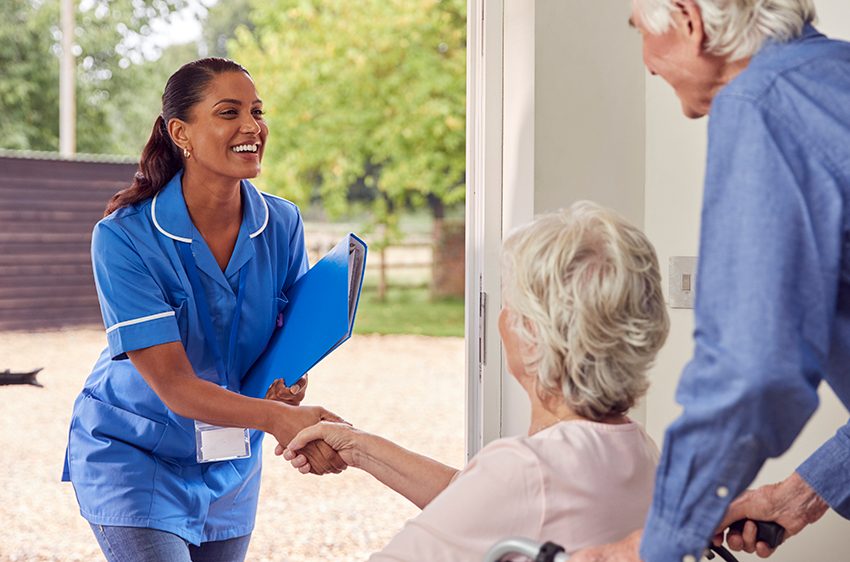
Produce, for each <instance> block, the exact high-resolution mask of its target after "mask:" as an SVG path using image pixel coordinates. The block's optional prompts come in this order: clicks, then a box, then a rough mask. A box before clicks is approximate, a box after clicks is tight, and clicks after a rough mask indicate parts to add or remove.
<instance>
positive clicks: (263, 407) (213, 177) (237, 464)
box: [63, 58, 345, 562]
mask: <svg viewBox="0 0 850 562" xmlns="http://www.w3.org/2000/svg"><path fill="white" fill-rule="evenodd" d="M267 138H268V126H267V125H266V123H265V121H264V119H263V109H262V102H261V101H260V99H259V96H258V95H257V92H256V89H255V87H254V82H253V81H252V79H251V77H250V75H249V74H248V72H247V71H246V70H245V69H244V68H242V67H241V66H240V65H238V64H236V63H235V62H232V61H229V60H225V59H212V58H210V59H202V60H198V61H194V62H191V63H188V64H186V65H185V66H183V67H182V68H180V69H179V70H178V71H177V72H175V73H174V75H172V76H171V78H169V80H168V83H167V84H166V86H165V92H164V93H163V96H162V113H161V115H160V116H159V117H158V118H157V120H156V123H155V124H154V127H153V132H152V134H151V137H150V139H149V140H148V143H147V145H146V146H145V148H144V151H143V153H142V157H141V161H140V163H139V171H138V172H137V173H136V176H135V179H134V181H133V184H132V185H131V186H130V187H129V188H127V189H125V190H123V191H121V192H119V193H117V194H116V195H115V196H114V197H113V198H112V200H111V201H110V202H109V205H108V207H107V209H106V216H105V218H103V220H101V221H100V222H99V223H98V224H97V226H96V227H95V229H94V235H93V239H92V260H93V265H94V276H95V282H96V285H97V291H98V297H99V299H100V306H101V311H102V313H103V320H104V325H105V327H106V335H107V341H108V347H107V348H106V349H105V350H104V352H103V353H102V354H101V356H100V358H99V360H98V361H97V363H96V364H95V366H94V369H93V370H92V373H91V375H90V376H89V378H88V380H87V381H86V383H85V386H84V388H83V390H82V392H81V393H80V395H79V397H78V398H77V400H76V402H75V404H74V411H73V416H72V418H71V428H70V432H69V440H68V449H67V453H66V460H65V470H64V474H63V480H70V481H71V482H72V483H73V485H74V491H75V492H76V495H77V500H78V502H79V504H80V512H81V514H82V515H83V517H84V518H85V519H86V520H88V521H89V523H90V524H91V527H92V529H93V530H94V532H95V536H96V537H97V540H98V542H99V544H100V546H101V549H102V550H103V553H104V555H105V556H106V558H107V559H108V560H110V561H122V562H123V561H142V560H144V561H163V562H165V561H168V562H186V561H189V560H195V561H197V560H217V561H223V562H227V561H236V560H243V559H244V557H245V553H246V551H247V548H248V541H249V539H250V534H251V531H252V530H253V526H254V517H255V513H256V507H257V496H258V492H259V484H260V466H261V455H260V446H261V443H262V436H263V432H268V433H271V434H272V435H273V436H274V437H275V438H276V439H277V440H278V441H279V442H280V443H284V444H285V443H288V442H289V440H290V439H292V437H294V436H295V434H296V433H298V431H299V430H300V429H301V428H303V427H306V426H309V425H312V424H314V423H317V422H318V421H319V420H322V419H338V418H336V416H334V415H333V414H331V413H330V412H328V411H326V410H324V409H323V408H320V407H316V406H300V405H299V404H300V401H301V398H303V395H304V388H303V386H302V387H301V388H299V389H295V388H293V389H292V394H291V395H290V397H289V398H288V400H287V401H286V402H282V401H274V400H261V399H257V398H251V397H247V396H243V395H241V394H240V393H239V391H240V388H241V386H242V383H243V381H244V378H243V377H245V375H246V372H247V371H248V369H249V367H250V366H251V364H252V363H253V362H254V360H255V359H256V358H257V357H258V356H259V354H260V353H261V352H262V350H263V348H264V346H265V344H266V342H267V341H268V339H269V337H270V336H271V334H272V331H273V330H274V327H275V323H276V320H277V318H278V314H279V313H280V311H281V309H282V308H283V307H284V306H285V305H286V291H287V290H288V288H289V287H290V285H292V283H293V282H294V281H295V280H296V279H297V278H298V276H300V275H301V274H302V273H304V271H305V270H306V268H307V257H306V252H305V249H304V232H303V225H302V222H301V216H300V214H299V212H298V209H297V207H295V205H293V204H292V203H290V202H288V201H285V200H283V199H280V198H277V197H273V196H270V195H266V194H263V193H261V192H260V191H258V190H257V189H256V188H255V187H254V186H253V185H252V184H251V183H250V182H249V181H248V180H247V179H246V178H253V177H256V176H257V175H258V174H259V173H260V163H261V161H262V157H263V150H264V149H265V144H266V141H267ZM257 430H259V431H257ZM312 455H313V456H314V458H315V461H316V462H317V463H318V467H316V468H317V470H316V471H317V472H319V473H323V472H339V471H340V470H342V469H343V468H345V463H344V462H343V461H342V459H340V458H339V457H338V456H337V455H336V453H334V452H333V451H332V450H331V449H330V448H327V447H324V448H315V449H313V451H312ZM311 466H314V467H315V465H312V462H311Z"/></svg>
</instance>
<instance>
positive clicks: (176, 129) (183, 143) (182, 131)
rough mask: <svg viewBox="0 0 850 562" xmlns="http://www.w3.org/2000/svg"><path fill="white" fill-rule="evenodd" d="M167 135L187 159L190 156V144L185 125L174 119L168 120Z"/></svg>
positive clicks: (183, 122)
mask: <svg viewBox="0 0 850 562" xmlns="http://www.w3.org/2000/svg"><path fill="white" fill-rule="evenodd" d="M168 135H169V136H170V137H171V140H172V141H174V144H176V145H177V148H179V149H180V150H181V151H182V152H183V156H184V157H185V158H189V157H190V156H191V154H192V143H191V141H190V140H189V130H188V126H187V123H186V122H185V121H181V120H180V119H177V118H176V117H174V118H171V119H169V120H168Z"/></svg>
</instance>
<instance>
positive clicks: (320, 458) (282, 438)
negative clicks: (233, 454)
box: [272, 404, 348, 474]
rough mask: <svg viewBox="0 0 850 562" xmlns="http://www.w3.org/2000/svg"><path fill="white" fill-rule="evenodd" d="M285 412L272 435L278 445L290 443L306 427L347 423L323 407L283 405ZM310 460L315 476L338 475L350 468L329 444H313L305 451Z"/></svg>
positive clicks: (278, 419) (277, 421)
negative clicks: (330, 423) (330, 422)
mask: <svg viewBox="0 0 850 562" xmlns="http://www.w3.org/2000/svg"><path fill="white" fill-rule="evenodd" d="M281 407H283V408H285V411H284V412H283V413H282V414H281V415H279V416H278V418H277V420H276V423H275V428H274V429H273V431H272V433H273V434H274V436H275V438H276V439H277V441H278V443H289V442H290V441H291V440H292V438H293V437H295V435H296V434H297V433H298V432H299V431H301V430H302V429H304V428H305V427H308V426H311V425H314V424H317V423H319V422H321V421H332V422H339V423H343V424H344V423H346V421H345V420H343V419H342V418H341V417H339V416H337V415H336V414H334V413H333V412H330V411H328V410H325V409H324V408H322V407H321V406H289V405H285V404H281ZM303 453H304V455H305V456H306V457H307V458H308V459H309V462H310V467H311V470H310V472H312V473H313V474H327V473H329V472H332V473H334V474H338V473H340V472H342V471H343V470H345V469H346V468H348V464H347V463H346V462H345V461H344V460H342V458H341V457H340V456H339V455H338V454H337V452H336V451H334V450H333V449H332V448H331V447H330V446H328V444H327V443H324V442H316V443H311V444H310V445H309V446H307V447H305V448H304V450H303Z"/></svg>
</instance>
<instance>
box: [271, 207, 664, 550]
mask: <svg viewBox="0 0 850 562" xmlns="http://www.w3.org/2000/svg"><path fill="white" fill-rule="evenodd" d="M504 277H505V279H504V295H503V302H504V307H503V308H502V311H501V314H500V316H499V331H500V333H501V337H502V341H503V343H504V350H505V356H506V358H507V365H508V370H509V371H510V372H511V374H513V376H514V377H515V378H516V380H517V382H518V383H519V384H520V385H521V386H522V388H523V389H524V390H525V391H526V393H527V394H528V399H529V401H530V403H531V424H530V426H529V429H528V436H523V437H510V438H505V439H499V440H497V441H495V442H493V443H490V444H489V445H488V446H486V447H485V448H484V449H483V450H482V451H481V452H480V453H479V454H478V455H476V456H475V458H473V459H472V461H471V462H470V463H469V464H468V465H467V467H466V468H464V469H463V470H461V471H458V470H456V469H454V468H450V467H448V466H445V465H443V464H440V463H439V462H437V461H434V460H432V459H429V458H427V457H423V456H421V455H417V454H415V453H413V452H411V451H407V450H405V449H403V448H402V447H399V446H398V445H395V444H394V443H391V442H389V441H387V440H386V439H383V438H381V437H378V436H376V435H371V434H369V433H365V432H363V431H359V430H357V429H355V428H352V427H350V426H347V425H344V424H339V423H327V422H322V423H319V424H317V425H314V426H312V427H309V428H306V429H304V430H302V431H301V432H300V433H299V434H298V435H297V436H296V437H295V438H294V439H293V440H292V441H291V442H290V443H289V445H288V447H287V448H286V449H285V450H284V449H283V448H281V447H278V449H277V453H278V454H281V453H283V454H284V456H285V458H287V459H288V460H290V461H291V462H292V464H293V466H295V467H296V468H298V469H299V470H301V471H302V472H307V471H309V470H310V463H309V461H308V460H307V458H306V457H305V456H303V455H301V454H299V453H298V451H299V450H300V449H301V448H302V447H304V446H306V445H307V444H309V443H311V442H313V441H317V440H323V441H325V442H326V443H327V444H328V445H330V446H331V447H332V448H334V449H335V450H336V451H337V452H339V454H340V456H341V457H342V458H343V460H345V462H347V463H348V464H349V465H350V466H354V467H356V468H359V469H361V470H365V471H367V472H369V473H370V474H372V475H373V476H374V477H375V478H377V479H378V480H380V481H381V482H383V483H384V484H386V485H387V486H389V487H391V488H392V489H394V490H396V491H397V492H399V493H400V494H402V495H404V496H405V497H406V498H408V499H409V500H411V501H412V502H413V503H415V504H416V505H417V506H419V507H420V508H422V509H423V511H422V513H421V514H420V515H419V516H417V517H416V518H414V519H412V520H411V521H409V522H408V523H407V525H406V526H405V527H404V529H402V531H401V532H400V533H399V534H398V535H396V536H395V538H393V539H392V541H391V542H390V543H389V544H388V545H387V546H386V548H385V549H384V550H383V551H381V552H380V553H377V554H375V555H373V557H372V560H374V561H384V560H413V559H416V560H440V561H442V562H447V561H451V560H476V561H478V560H481V558H482V556H483V555H484V554H485V553H486V551H487V550H488V548H489V547H490V546H491V545H492V544H493V543H494V542H496V541H498V540H500V539H502V538H504V537H506V536H510V535H522V536H526V537H529V538H534V539H538V540H542V539H546V538H549V537H557V538H558V540H559V542H561V543H562V544H563V545H564V546H565V547H566V549H567V551H573V550H576V549H579V548H582V547H584V546H587V545H593V544H599V543H601V542H606V541H611V540H616V539H618V538H620V537H623V536H625V535H626V534H628V533H629V532H630V531H632V530H634V529H637V528H639V527H640V526H641V525H642V523H643V520H644V517H645V516H646V511H647V508H648V507H649V504H650V501H651V495H652V482H653V476H654V472H655V466H656V462H657V458H658V451H657V448H656V447H655V445H654V444H653V442H652V441H651V439H650V438H649V437H648V436H647V434H646V433H645V432H644V430H643V429H642V428H641V426H640V425H638V424H637V423H635V422H634V421H632V420H630V419H629V418H628V417H626V413H627V412H628V410H629V409H630V408H631V407H632V406H634V404H635V402H636V401H637V400H638V399H639V398H640V397H641V396H642V395H643V394H644V393H645V392H646V389H647V386H648V383H647V380H646V371H647V369H648V367H649V366H650V364H651V363H652V361H653V359H654V358H655V354H656V352H657V351H658V349H659V348H660V347H661V345H662V344H663V342H664V340H665V337H666V335H667V330H668V318H667V312H666V309H665V304H664V299H663V297H662V293H661V278H660V276H659V270H658V261H657V259H656V256H655V252H654V250H653V247H652V245H651V244H650V243H649V241H648V240H647V239H646V237H645V236H644V235H643V234H642V233H641V232H640V231H639V230H638V229H636V228H635V227H633V226H631V225H630V224H628V223H627V222H626V221H625V220H623V219H622V218H621V217H619V216H617V215H616V214H614V213H613V212H611V211H609V210H606V209H603V208H601V207H598V206H596V205H594V204H592V203H587V202H582V203H576V204H574V205H573V206H572V207H570V208H569V209H567V210H564V211H561V212H559V213H556V214H551V215H546V216H543V217H540V218H538V219H537V220H535V221H534V222H532V223H531V224H529V225H528V226H525V227H524V228H522V229H520V230H519V231H518V232H516V233H514V234H513V235H512V236H511V237H510V238H509V239H508V240H507V241H506V243H505V246H504Z"/></svg>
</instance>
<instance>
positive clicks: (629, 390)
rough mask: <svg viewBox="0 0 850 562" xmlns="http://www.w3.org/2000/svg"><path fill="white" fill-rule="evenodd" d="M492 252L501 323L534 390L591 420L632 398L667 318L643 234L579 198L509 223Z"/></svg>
mask: <svg viewBox="0 0 850 562" xmlns="http://www.w3.org/2000/svg"><path fill="white" fill-rule="evenodd" d="M502 259H503V266H504V267H503V272H504V273H503V275H504V279H503V299H504V305H505V308H506V309H507V311H508V322H509V326H510V329H512V330H513V331H514V333H515V334H516V336H517V337H518V338H519V340H520V342H521V345H520V348H521V349H522V351H521V355H522V360H523V362H524V364H525V366H526V368H527V369H528V372H529V373H533V374H534V375H536V377H537V382H538V383H539V384H538V385H537V387H538V394H539V395H540V396H541V397H543V396H545V395H550V396H563V398H564V400H565V402H566V404H567V406H569V407H570V408H571V409H572V410H573V411H574V412H576V413H578V414H579V415H582V416H584V417H586V418H589V419H593V420H600V419H603V418H605V417H607V416H611V415H617V414H624V413H625V412H626V411H628V410H629V409H630V408H631V407H632V406H634V404H635V402H636V401H637V400H638V399H639V398H640V397H641V396H643V395H644V394H645V392H646V390H647V388H648V386H649V383H648V381H647V377H646V371H647V370H648V369H649V367H650V366H651V364H652V362H653V360H654V359H655V355H656V353H657V352H658V350H659V349H660V348H661V346H662V345H663V344H664V340H665V339H666V338H667V332H668V330H669V325H670V323H669V319H668V316H667V308H666V305H665V302H664V297H663V294H662V290H661V275H660V273H659V267H658V258H657V257H656V255H655V250H654V248H653V247H652V244H651V243H650V242H649V240H648V239H647V237H646V236H645V235H644V234H643V233H642V232H641V231H640V230H638V229H637V228H635V227H634V226H632V225H631V224H629V223H628V222H627V221H626V220H625V219H623V218H622V217H620V216H619V215H618V214H616V213H615V212H613V211H611V210H609V209H605V208H603V207H600V206H599V205H597V204H595V203H591V202H588V201H580V202H577V203H575V204H573V205H572V206H571V207H569V208H568V209H563V210H561V211H559V212H557V213H552V214H548V215H543V216H540V217H538V218H536V219H535V220H534V221H533V222H531V223H530V224H528V225H526V226H524V227H521V228H520V229H519V230H517V231H516V232H514V233H513V234H512V235H511V236H510V237H509V238H508V239H507V240H506V241H505V243H504V246H503V258H502Z"/></svg>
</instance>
